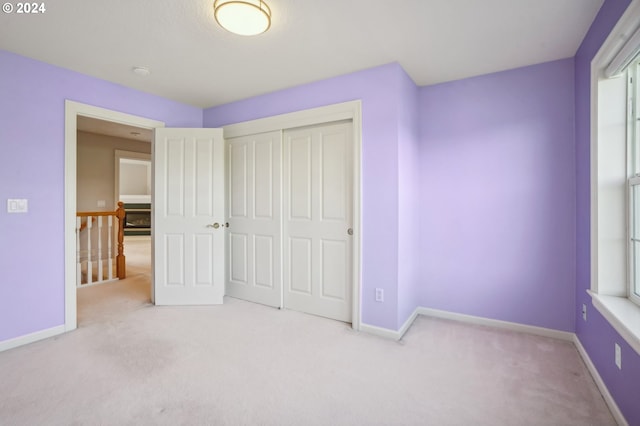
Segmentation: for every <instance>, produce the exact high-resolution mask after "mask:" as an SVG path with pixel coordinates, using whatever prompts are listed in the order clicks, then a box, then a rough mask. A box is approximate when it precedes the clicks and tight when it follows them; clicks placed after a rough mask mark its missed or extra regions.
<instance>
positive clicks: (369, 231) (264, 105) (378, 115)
mask: <svg viewBox="0 0 640 426" xmlns="http://www.w3.org/2000/svg"><path fill="white" fill-rule="evenodd" d="M405 76H406V74H405V73H404V71H403V70H402V68H401V67H400V66H399V65H398V64H389V65H384V66H381V67H377V68H373V69H369V70H365V71H360V72H357V73H353V74H348V75H344V76H340V77H335V78H331V79H328V80H323V81H319V82H315V83H311V84H307V85H303V86H298V87H294V88H291V89H287V90H282V91H279V92H275V93H271V94H267V95H263V96H258V97H255V98H250V99H247V100H244V101H239V102H235V103H231V104H227V105H223V106H219V107H215V108H209V109H206V110H205V111H204V126H205V127H220V126H223V125H226V124H232V123H238V122H242V121H247V120H253V119H257V118H262V117H269V116H273V115H277V114H283V113H288V112H293V111H300V110H303V109H308V108H314V107H319V106H323V105H330V104H335V103H339V102H345V101H350V100H355V99H360V100H362V206H361V208H362V236H361V238H362V320H363V322H364V323H366V324H370V325H375V326H379V327H384V328H389V329H393V330H396V329H397V328H398V317H397V306H398V291H397V281H398V259H397V253H398V225H397V224H398V217H399V212H398V115H399V110H400V105H401V104H402V103H403V100H402V99H401V96H402V91H401V85H402V84H403V81H404V79H405ZM376 288H382V289H384V292H385V301H384V303H376V302H375V289H376Z"/></svg>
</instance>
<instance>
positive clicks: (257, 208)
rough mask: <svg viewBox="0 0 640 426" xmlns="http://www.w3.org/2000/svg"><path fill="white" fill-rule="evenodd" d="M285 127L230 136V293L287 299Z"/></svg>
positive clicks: (274, 302) (277, 302)
mask: <svg viewBox="0 0 640 426" xmlns="http://www.w3.org/2000/svg"><path fill="white" fill-rule="evenodd" d="M281 139H282V132H279V131H277V132H270V133H262V134H258V135H251V136H243V137H239V138H234V139H229V140H228V147H227V150H228V156H229V162H228V165H229V166H228V167H229V173H228V180H229V182H228V185H229V186H228V188H229V191H228V193H229V199H228V204H227V206H228V207H227V208H228V212H229V214H228V217H229V229H228V231H227V232H228V235H229V240H228V248H229V254H228V256H229V264H228V274H229V280H228V281H227V294H228V295H229V296H233V297H237V298H240V299H244V300H249V301H252V302H257V303H262V304H265V305H269V306H275V307H280V306H281V304H282V277H281V266H280V265H281V254H280V252H281V251H280V250H281V249H280V246H281V232H282V229H281V225H280V176H281V164H280V163H281V159H280V158H281V155H282V153H281V146H282V141H281Z"/></svg>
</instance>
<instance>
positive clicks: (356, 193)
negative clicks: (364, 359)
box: [223, 100, 362, 330]
mask: <svg viewBox="0 0 640 426" xmlns="http://www.w3.org/2000/svg"><path fill="white" fill-rule="evenodd" d="M342 120H351V122H352V123H353V151H354V152H353V239H354V241H353V253H352V254H353V257H352V259H353V260H352V261H353V281H352V284H353V309H352V320H351V326H352V327H353V329H354V330H359V329H360V323H361V308H360V307H361V270H362V259H361V257H360V253H361V244H362V238H361V226H360V224H361V211H360V205H361V184H362V183H361V180H362V178H361V177H362V168H361V164H362V163H361V156H362V103H361V101H359V100H356V101H350V102H343V103H340V104H334V105H328V106H324V107H319V108H313V109H307V110H303V111H297V112H292V113H288V114H282V115H276V116H273V117H267V118H261V119H257V120H251V121H245V122H242V123H236V124H231V125H228V126H224V127H223V130H224V137H225V139H230V138H235V137H239V136H247V135H252V134H256V133H266V132H273V131H284V130H286V129H292V128H296V127H303V126H311V125H318V124H325V123H331V122H334V121H342ZM281 202H282V200H281Z"/></svg>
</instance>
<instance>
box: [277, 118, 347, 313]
mask: <svg viewBox="0 0 640 426" xmlns="http://www.w3.org/2000/svg"><path fill="white" fill-rule="evenodd" d="M283 171H284V179H283V188H284V196H283V208H284V232H283V241H284V247H283V253H284V264H283V283H284V292H283V295H284V307H285V308H288V309H293V310H298V311H303V312H307V313H310V314H314V315H319V316H323V317H328V318H333V319H336V320H340V321H345V322H351V309H352V302H351V299H352V278H351V277H352V237H351V232H350V228H351V227H352V226H353V211H352V209H353V207H352V206H353V137H352V124H351V122H347V123H338V124H327V125H320V126H314V127H308V128H301V129H294V130H287V131H285V132H284V167H283Z"/></svg>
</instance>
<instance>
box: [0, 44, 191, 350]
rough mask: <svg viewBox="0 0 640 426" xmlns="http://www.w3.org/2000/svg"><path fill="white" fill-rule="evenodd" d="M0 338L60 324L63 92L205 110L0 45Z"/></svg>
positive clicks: (152, 114) (174, 122)
mask: <svg viewBox="0 0 640 426" xmlns="http://www.w3.org/2000/svg"><path fill="white" fill-rule="evenodd" d="M0 94H1V95H0V144H2V145H1V152H2V155H0V201H2V203H4V202H6V201H5V200H6V199H8V198H27V199H28V200H29V213H27V214H7V212H6V209H2V208H0V270H1V271H2V278H0V341H3V340H6V339H11V338H14V337H18V336H22V335H25V334H29V333H33V332H37V331H41V330H44V329H48V328H51V327H55V326H59V325H62V324H64V152H65V151H64V110H65V99H70V100H74V101H78V102H82V103H86V104H91V105H95V106H99V107H103V108H108V109H112V110H116V111H121V112H126V113H129V114H135V115H139V116H144V117H148V118H152V119H156V120H160V121H165V122H166V123H167V125H168V126H184V127H202V110H201V109H199V108H194V107H190V106H186V105H182V104H178V103H176V102H172V101H168V100H166V99H162V98H159V97H156V96H151V95H148V94H145V93H141V92H137V91H134V90H131V89H127V88H124V87H122V86H118V85H115V84H112V83H108V82H105V81H102V80H97V79H95V78H91V77H88V76H85V75H82V74H78V73H75V72H71V71H68V70H65V69H61V68H58V67H54V66H52V65H47V64H44V63H42V62H37V61H34V60H31V59H27V58H24V57H21V56H18V55H15V54H12V53H9V52H6V51H0Z"/></svg>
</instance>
